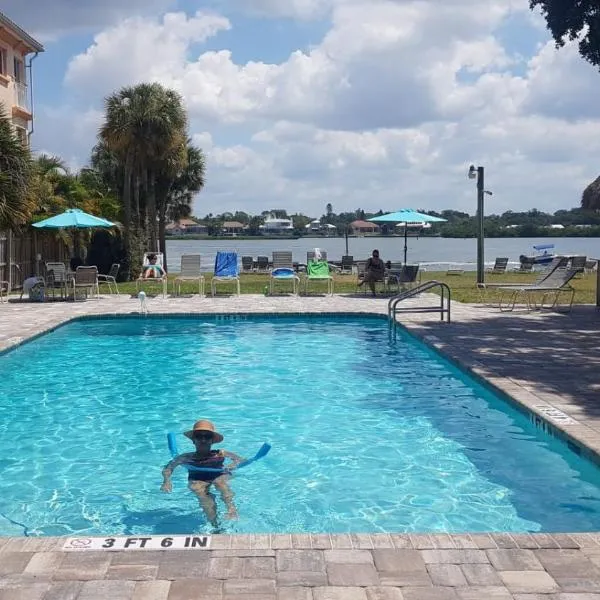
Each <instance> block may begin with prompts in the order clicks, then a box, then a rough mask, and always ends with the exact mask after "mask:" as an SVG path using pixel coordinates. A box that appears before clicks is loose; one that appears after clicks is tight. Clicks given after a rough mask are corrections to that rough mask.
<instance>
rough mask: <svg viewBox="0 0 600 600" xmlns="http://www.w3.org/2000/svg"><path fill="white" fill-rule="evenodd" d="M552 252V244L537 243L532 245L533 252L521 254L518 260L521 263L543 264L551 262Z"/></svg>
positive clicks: (553, 255)
mask: <svg viewBox="0 0 600 600" xmlns="http://www.w3.org/2000/svg"><path fill="white" fill-rule="evenodd" d="M555 256H556V255H555V254H554V244H538V245H537V246H534V247H533V254H530V255H525V254H521V256H519V260H520V261H521V264H526V263H528V264H534V265H545V264H548V263H550V262H552V259H553V258H554V257H555Z"/></svg>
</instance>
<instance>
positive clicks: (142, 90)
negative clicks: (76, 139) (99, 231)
mask: <svg viewBox="0 0 600 600" xmlns="http://www.w3.org/2000/svg"><path fill="white" fill-rule="evenodd" d="M105 108H106V118H105V123H104V125H103V126H102V127H101V129H100V140H101V142H103V143H104V144H105V146H106V148H107V149H108V150H109V151H110V152H112V153H113V154H114V156H115V157H116V158H117V160H118V161H119V162H120V163H121V164H122V165H123V167H122V168H123V186H122V197H121V199H122V203H123V212H124V227H125V246H126V248H127V252H128V263H129V264H128V265H127V267H128V268H129V269H130V268H131V265H136V264H138V263H139V262H140V261H139V258H140V256H137V255H138V254H141V251H142V248H140V247H138V248H136V249H135V250H134V248H133V244H132V239H131V231H132V229H133V230H135V234H137V235H138V236H140V238H141V243H142V245H145V244H146V242H148V243H149V244H150V246H151V247H152V248H155V247H156V243H157V240H158V223H157V205H156V178H157V173H158V172H159V171H161V170H163V169H164V168H165V162H168V161H169V160H170V159H171V157H172V156H173V154H174V153H175V152H176V149H177V148H180V147H181V146H182V144H183V143H184V142H185V139H186V137H187V136H186V127H187V115H186V112H185V109H184V107H183V102H182V99H181V97H180V96H179V94H177V92H175V91H173V90H169V89H166V88H164V87H163V86H162V85H160V84H158V83H151V84H148V83H143V84H140V85H137V86H134V87H125V88H122V89H121V90H120V91H119V92H117V93H115V94H112V95H111V96H109V97H108V98H107V99H106V101H105ZM132 198H133V202H132ZM146 238H147V239H146Z"/></svg>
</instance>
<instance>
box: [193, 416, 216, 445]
mask: <svg viewBox="0 0 600 600" xmlns="http://www.w3.org/2000/svg"><path fill="white" fill-rule="evenodd" d="M196 431H209V432H210V433H212V434H213V443H215V444H219V443H220V442H222V441H223V436H222V435H221V434H220V433H219V432H218V431H217V430H216V429H215V426H214V425H213V424H212V423H211V422H210V421H206V420H204V419H201V420H200V421H196V422H195V423H194V426H193V427H192V428H191V429H190V430H189V431H186V432H185V433H184V434H183V435H185V437H188V438H190V440H193V439H194V432H196Z"/></svg>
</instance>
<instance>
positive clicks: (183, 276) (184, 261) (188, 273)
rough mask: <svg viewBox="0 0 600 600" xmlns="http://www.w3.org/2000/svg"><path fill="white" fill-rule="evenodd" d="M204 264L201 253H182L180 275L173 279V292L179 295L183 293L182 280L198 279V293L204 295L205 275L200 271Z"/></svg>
mask: <svg viewBox="0 0 600 600" xmlns="http://www.w3.org/2000/svg"><path fill="white" fill-rule="evenodd" d="M201 264H202V255H201V254H182V255H181V268H180V270H179V275H177V277H175V279H174V280H173V293H174V294H175V295H177V296H179V294H181V282H182V281H197V282H198V294H200V296H204V275H202V273H201V271H200V266H201Z"/></svg>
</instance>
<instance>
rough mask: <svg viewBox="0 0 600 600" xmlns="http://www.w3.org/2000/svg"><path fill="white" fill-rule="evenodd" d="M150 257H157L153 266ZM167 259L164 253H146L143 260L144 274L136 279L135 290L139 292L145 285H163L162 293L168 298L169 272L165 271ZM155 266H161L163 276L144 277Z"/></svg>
mask: <svg viewBox="0 0 600 600" xmlns="http://www.w3.org/2000/svg"><path fill="white" fill-rule="evenodd" d="M150 256H156V264H155V265H152V264H151V263H150V259H149V257H150ZM164 263H165V257H164V256H163V253H162V252H144V258H143V260H142V272H141V273H140V276H139V277H138V278H137V279H136V282H135V288H136V290H137V291H138V292H139V291H140V288H141V287H143V286H144V285H145V284H152V283H160V284H161V285H162V293H163V298H166V297H167V281H168V280H167V271H166V269H165V264H164ZM154 266H159V267H160V269H161V273H162V275H161V276H159V277H144V272H145V271H146V270H147V269H148V268H150V267H154Z"/></svg>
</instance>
